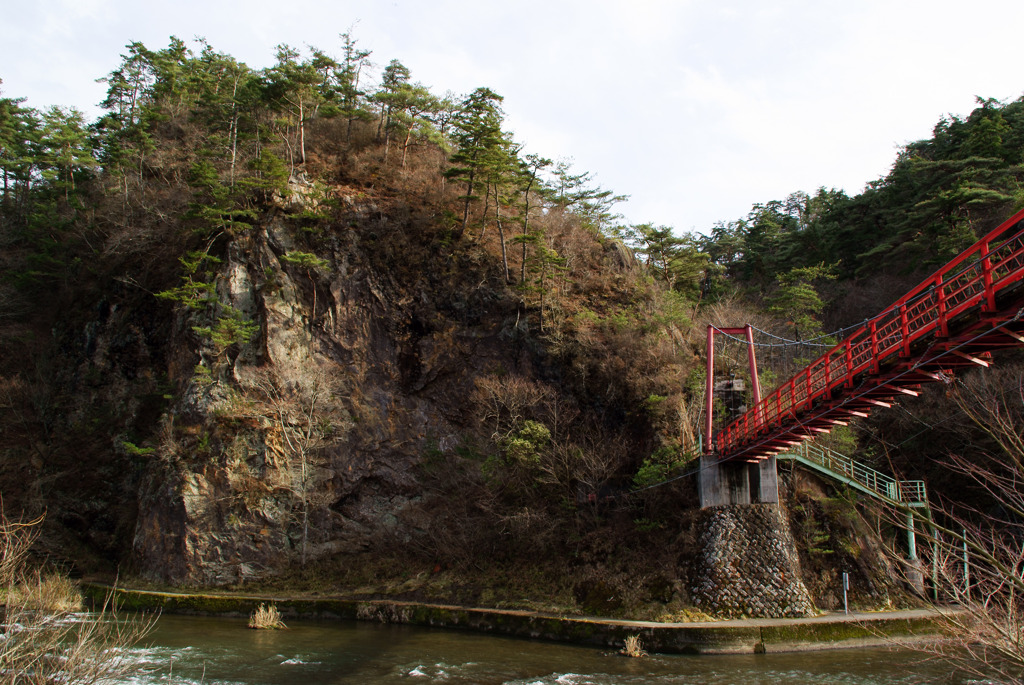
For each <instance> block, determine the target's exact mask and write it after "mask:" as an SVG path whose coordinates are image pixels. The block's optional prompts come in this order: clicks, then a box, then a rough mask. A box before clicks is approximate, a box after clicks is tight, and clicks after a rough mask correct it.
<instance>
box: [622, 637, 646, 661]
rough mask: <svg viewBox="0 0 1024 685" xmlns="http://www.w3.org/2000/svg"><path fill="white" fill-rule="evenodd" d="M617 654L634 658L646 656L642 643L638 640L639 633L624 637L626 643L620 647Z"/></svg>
mask: <svg viewBox="0 0 1024 685" xmlns="http://www.w3.org/2000/svg"><path fill="white" fill-rule="evenodd" d="M619 654H622V655H624V656H628V657H633V658H634V659H637V658H640V657H642V656H647V652H645V651H644V644H643V643H642V642H641V641H640V636H639V635H630V636H628V637H627V638H626V643H625V644H624V645H623V647H622V649H620V650H619Z"/></svg>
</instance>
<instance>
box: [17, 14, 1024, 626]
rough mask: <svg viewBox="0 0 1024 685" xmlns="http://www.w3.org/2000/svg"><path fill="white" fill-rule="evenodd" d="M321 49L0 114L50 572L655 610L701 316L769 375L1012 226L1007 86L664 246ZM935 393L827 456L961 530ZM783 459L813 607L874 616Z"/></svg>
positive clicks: (688, 485)
mask: <svg viewBox="0 0 1024 685" xmlns="http://www.w3.org/2000/svg"><path fill="white" fill-rule="evenodd" d="M333 50H334V54H332V52H331V51H324V50H320V49H318V48H312V47H310V48H307V49H296V48H293V47H290V46H288V45H280V46H278V48H277V51H276V54H275V55H274V58H273V64H272V65H271V66H268V67H265V68H260V69H257V68H252V67H249V66H247V65H245V64H243V63H240V62H238V61H237V60H236V59H234V58H233V57H231V56H230V55H227V54H223V53H221V52H218V51H217V50H216V49H215V48H214V47H213V46H212V45H209V44H208V43H206V42H205V41H202V40H200V41H198V42H195V43H192V44H189V43H186V42H184V41H181V40H179V39H176V38H171V39H170V42H169V44H168V46H167V47H164V48H161V49H153V48H150V47H147V46H145V45H142V44H140V43H131V44H129V45H128V46H127V47H126V51H125V53H124V54H123V55H122V57H121V62H120V64H119V65H118V67H117V68H116V69H115V70H114V71H112V72H111V73H109V74H106V75H103V78H102V80H103V82H104V83H105V84H106V87H107V95H106V98H105V100H104V101H103V102H102V109H103V112H104V113H103V115H102V116H101V117H99V118H98V119H96V120H95V121H88V120H86V118H85V117H84V115H83V114H82V113H81V112H79V111H78V110H76V109H74V108H70V107H50V108H48V109H46V110H42V111H40V110H37V109H34V108H32V107H31V106H30V103H27V102H25V101H24V100H23V99H20V98H18V97H17V95H16V94H13V95H12V94H6V93H2V94H0V95H2V97H0V173H2V175H3V179H2V183H3V185H2V191H0V193H2V194H0V245H2V250H0V350H2V354H0V491H2V493H3V507H4V509H5V510H6V512H7V513H8V515H18V514H24V515H25V516H37V515H39V514H44V513H45V515H46V519H45V523H44V524H43V526H44V528H43V533H42V535H41V537H40V539H39V541H38V542H37V546H39V547H40V553H41V554H43V555H46V556H47V557H48V558H50V559H53V560H58V561H61V562H62V563H65V564H67V565H69V566H70V567H73V568H75V569H77V570H78V571H79V572H81V573H86V574H111V573H113V572H114V571H116V570H119V571H120V573H121V575H122V577H134V578H138V579H141V580H145V581H149V582H153V583H158V584H164V585H166V584H171V585H203V586H211V585H222V586H224V585H226V586H240V585H247V586H250V587H255V586H258V585H260V584H275V583H278V584H280V583H289V584H290V585H291V586H292V587H303V588H307V589H311V590H318V589H323V588H338V587H344V588H348V589H350V590H352V589H354V588H364V589H365V588H369V589H368V590H366V591H367V592H371V593H383V592H387V593H390V594H393V595H395V596H410V597H416V596H431V597H444V598H447V599H455V600H459V601H466V602H475V603H478V604H497V605H505V606H513V605H516V606H545V607H546V606H555V607H559V608H561V609H564V608H565V607H570V608H571V609H572V610H578V611H594V612H602V613H605V614H615V613H622V612H625V611H627V610H628V611H630V612H631V613H632V614H633V615H641V616H643V615H647V616H652V617H656V616H659V615H663V614H665V613H668V614H671V613H672V612H682V611H685V610H686V609H687V606H688V604H687V589H686V587H687V586H686V573H687V570H686V569H687V563H688V561H687V560H688V559H689V558H690V556H691V554H692V547H693V545H694V544H695V543H694V540H693V535H692V512H693V510H694V508H695V507H696V494H695V493H696V491H695V483H694V479H693V478H692V477H689V476H688V475H687V474H688V473H689V471H688V469H689V467H690V466H691V463H692V460H693V459H694V457H695V456H696V455H697V454H698V450H699V445H700V440H701V438H700V432H701V420H702V415H703V406H704V397H703V392H704V373H705V372H704V366H703V355H704V347H703V346H704V335H705V333H704V331H705V327H706V325H707V324H708V323H714V324H716V325H722V326H740V325H743V324H745V323H751V324H753V325H754V326H756V327H757V329H758V331H759V335H760V336H761V338H760V339H761V340H762V341H764V342H765V343H766V344H768V343H772V344H771V346H767V347H765V348H763V349H762V350H761V351H759V355H760V357H761V358H760V362H761V367H762V368H761V374H762V384H763V385H764V386H766V387H768V388H770V387H773V384H774V383H776V382H779V381H782V380H784V379H785V378H786V377H787V376H788V374H789V373H791V372H793V371H795V370H796V369H797V368H799V366H800V364H801V363H802V362H804V361H807V360H808V359H810V358H812V357H814V356H816V355H817V354H818V353H819V352H820V350H821V349H823V348H822V346H823V345H824V346H827V345H829V344H831V343H833V342H835V341H836V340H838V339H839V336H841V335H842V331H843V330H844V329H845V328H847V327H850V326H854V325H857V324H859V323H860V322H862V321H863V320H864V319H865V318H867V317H869V316H871V315H873V314H874V313H876V312H878V311H880V310H881V309H882V308H884V307H885V306H886V305H888V304H889V303H891V302H892V301H894V300H895V299H897V298H898V297H899V296H900V295H901V294H902V293H903V292H904V291H905V290H906V289H908V288H909V287H911V286H913V285H916V284H917V283H918V282H919V281H921V280H923V278H925V277H926V276H927V275H928V274H929V273H931V272H932V271H933V270H935V269H936V268H937V267H938V266H940V265H942V264H943V263H945V262H946V261H948V260H949V259H950V258H951V257H953V256H955V255H956V254H958V253H959V252H960V251H962V250H963V249H964V248H966V247H968V246H969V245H971V244H972V243H973V242H974V241H975V240H976V239H977V237H978V236H980V235H983V234H984V233H986V232H988V231H989V230H991V229H992V228H994V227H995V226H996V225H998V224H999V223H1000V222H1002V221H1003V220H1005V219H1006V218H1007V217H1008V216H1010V215H1011V214H1012V213H1013V212H1014V211H1016V210H1018V209H1020V208H1021V207H1024V189H1022V181H1024V159H1022V156H1024V98H1022V99H1019V100H1015V101H1012V102H1005V103H1004V102H998V101H995V100H991V99H983V98H979V99H978V101H977V106H976V107H975V109H974V110H973V111H972V112H970V113H969V114H967V115H965V116H959V115H947V116H945V117H943V118H941V119H940V120H939V121H938V122H937V123H936V125H935V127H934V130H933V134H932V137H931V138H929V139H927V140H921V141H916V142H912V143H909V144H907V145H905V146H903V147H902V148H901V149H900V151H899V153H898V155H897V156H896V159H895V160H894V161H893V164H892V167H891V169H890V171H889V172H888V174H887V175H886V176H885V177H883V178H880V179H877V180H873V181H869V182H867V184H866V186H865V189H864V190H863V192H861V193H859V194H857V195H855V196H849V195H847V194H846V193H845V192H843V191H840V190H835V189H830V188H828V187H821V188H818V189H817V190H814V191H813V192H804V191H795V192H793V193H792V194H791V195H789V196H788V197H785V198H781V199H775V200H770V201H764V202H759V203H757V204H754V205H753V206H752V208H751V210H750V212H749V213H748V214H747V216H745V217H738V218H736V219H735V220H733V221H728V222H722V223H719V224H717V225H715V226H708V227H704V229H703V230H702V231H701V232H699V233H681V232H679V231H678V230H676V229H675V228H673V227H670V226H661V225H654V224H632V225H631V224H626V223H624V222H623V220H622V219H621V217H620V216H619V215H618V214H617V212H616V205H617V203H619V202H621V201H622V200H623V199H624V198H623V197H622V196H620V195H617V194H616V193H615V191H613V190H608V189H605V188H602V187H600V186H599V185H598V184H597V183H596V182H595V179H594V177H593V175H592V174H591V173H589V172H587V171H583V170H579V169H576V168H574V167H573V165H572V163H571V160H552V159H548V158H545V157H543V156H541V155H539V154H534V153H531V154H527V153H526V152H525V150H524V149H523V146H522V145H521V144H520V143H518V142H517V141H516V139H515V137H514V135H513V134H512V132H510V131H508V130H506V128H505V122H504V112H503V98H502V96H501V95H499V94H498V93H495V92H493V91H492V90H490V89H489V88H487V87H480V88H477V89H476V90H474V91H472V92H470V93H464V94H452V93H445V94H439V93H438V92H436V91H435V90H432V89H431V88H430V87H428V86H426V85H423V84H421V83H419V82H418V81H417V80H416V79H415V74H414V73H413V72H412V71H411V70H410V68H409V67H407V66H406V65H404V64H402V63H401V62H400V61H398V60H396V59H392V60H390V61H388V62H387V63H386V64H384V65H383V66H380V65H379V63H378V61H377V56H375V55H372V54H371V52H370V51H369V50H365V49H363V48H362V47H361V46H360V44H359V42H358V40H357V39H356V38H355V37H354V36H352V35H350V34H348V33H345V34H342V35H341V36H340V37H339V44H338V45H337V46H335V47H334V48H333ZM638 144H640V143H639V142H638ZM718 354H719V355H721V356H720V357H719V362H718V363H719V367H720V368H721V369H722V373H724V374H726V375H730V374H732V375H736V376H739V377H742V376H743V375H744V374H746V373H747V371H746V367H745V363H746V362H745V359H746V357H745V355H746V351H745V350H744V349H743V348H742V347H741V346H739V345H731V346H730V345H729V344H728V343H726V344H724V345H723V347H722V349H720V350H719V352H718ZM1020 362H1021V358H1020V355H1019V354H1016V353H1013V352H1009V353H1003V355H1002V357H1001V358H1000V359H999V364H998V365H999V366H1000V368H1001V369H1002V371H1000V374H1002V375H1000V376H998V378H1000V379H1002V380H1001V381H1000V382H1005V383H1007V384H1012V383H1015V382H1017V381H1016V380H1014V379H1016V378H1019V374H1020V368H1021V367H1020ZM964 383H966V384H970V383H971V379H970V378H967V379H965V380H964V381H962V382H961V385H963V384H964ZM951 394H952V391H951V389H950V388H948V387H936V388H928V389H925V390H923V391H922V397H921V398H919V399H920V401H919V402H916V403H909V402H908V403H905V404H904V405H900V406H899V407H895V408H893V409H892V410H890V411H886V412H879V413H877V414H875V415H874V416H872V417H871V418H870V419H868V420H865V421H862V422H859V423H857V424H854V425H851V426H850V427H848V428H843V429H839V430H837V431H835V432H833V434H832V435H831V436H829V437H828V438H826V440H828V441H829V444H831V445H832V446H834V447H835V448H836V449H839V450H840V451H842V452H844V453H847V454H851V455H855V456H856V457H857V458H858V459H860V460H862V461H865V462H867V463H870V464H873V465H875V466H877V467H878V468H880V469H883V470H886V471H892V470H896V471H898V472H900V473H903V474H905V475H906V476H907V477H914V478H925V479H926V480H928V482H929V487H930V488H932V489H933V490H934V491H935V492H936V493H937V494H938V495H940V496H946V497H950V498H953V499H956V498H958V497H960V498H963V497H965V496H970V497H976V499H974V500H972V503H973V504H974V505H975V506H978V507H980V508H982V509H984V508H985V507H987V506H990V503H988V502H986V500H985V499H984V493H981V492H978V493H968V495H965V494H964V492H963V490H962V488H960V487H959V486H958V485H957V483H956V482H955V477H954V476H952V475H951V474H948V473H946V472H945V471H944V470H943V469H942V467H941V462H942V460H943V458H944V455H945V454H947V453H949V452H964V451H968V450H973V451H976V452H977V451H979V450H981V451H983V450H987V449H994V447H993V444H992V440H991V438H990V437H987V436H986V435H985V434H984V433H983V432H982V431H980V429H977V428H974V427H972V426H971V424H970V421H967V420H964V421H948V420H946V419H947V418H948V417H950V416H952V415H955V414H957V412H958V411H959V410H958V409H957V408H956V405H955V403H954V400H953V399H952V398H951ZM1016 411H1018V412H1020V411H1021V410H1020V407H1017V409H1016ZM723 413H724V412H723ZM782 475H783V480H784V489H785V490H786V492H787V493H788V494H787V498H788V499H787V506H788V507H789V510H790V521H791V525H793V526H794V532H795V533H796V534H797V537H798V544H799V545H800V549H801V556H802V560H803V562H804V564H805V567H806V569H808V573H810V574H812V575H815V577H816V578H817V579H818V580H817V581H814V580H811V581H809V582H808V586H809V589H810V590H811V591H812V594H813V595H814V599H815V601H816V603H817V604H818V606H825V607H827V606H833V605H834V604H835V602H837V601H839V600H838V598H837V597H836V595H835V587H834V583H833V582H832V581H833V580H834V577H835V573H836V572H837V569H839V568H840V567H842V568H851V569H855V570H856V576H855V578H854V580H853V582H854V588H853V592H854V596H855V598H856V601H858V602H860V603H862V604H863V605H864V606H881V605H884V604H885V603H887V602H897V601H899V600H898V596H899V592H900V591H899V590H898V587H897V586H898V583H896V582H895V581H893V580H892V578H891V572H890V570H887V569H888V563H889V562H888V561H886V559H887V556H886V554H885V553H884V547H885V545H886V544H889V543H893V541H894V540H897V539H900V538H899V532H898V531H897V530H895V529H891V530H890V529H889V528H886V526H885V525H883V524H878V523H877V521H878V517H877V516H875V517H874V518H872V514H871V513H870V506H871V505H870V504H869V503H866V502H860V501H858V500H857V499H856V497H854V496H852V495H850V493H843V492H837V491H836V490H835V489H834V488H832V487H831V486H828V485H825V484H822V483H818V482H811V481H813V479H808V478H806V477H798V476H797V475H796V474H794V473H790V472H785V471H784V472H783V474H782ZM872 521H874V522H875V523H872ZM869 533H870V535H869ZM871 536H873V537H872V539H875V540H878V541H879V542H878V543H877V544H874V543H867V542H863V540H865V539H867V538H868V537H871ZM524 598H527V599H524Z"/></svg>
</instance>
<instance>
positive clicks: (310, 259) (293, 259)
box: [281, 250, 330, 271]
mask: <svg viewBox="0 0 1024 685" xmlns="http://www.w3.org/2000/svg"><path fill="white" fill-rule="evenodd" d="M281 261H282V262H286V263H288V264H294V265H295V266H297V267H299V268H300V269H306V270H307V271H309V270H313V269H326V268H327V266H328V265H329V264H330V262H328V261H327V260H326V259H321V258H320V257H317V256H316V255H315V254H312V253H310V252H299V251H297V250H291V251H289V252H286V253H285V254H283V255H281Z"/></svg>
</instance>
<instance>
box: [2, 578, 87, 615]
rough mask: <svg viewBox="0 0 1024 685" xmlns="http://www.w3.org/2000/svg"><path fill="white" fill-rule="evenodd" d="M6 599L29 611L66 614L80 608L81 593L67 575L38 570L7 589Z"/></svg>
mask: <svg viewBox="0 0 1024 685" xmlns="http://www.w3.org/2000/svg"><path fill="white" fill-rule="evenodd" d="M6 601H7V603H14V604H17V605H19V606H22V607H24V608H25V609H26V610H29V611H37V612H44V613H48V614H68V613H72V612H75V611H81V609H82V595H81V594H80V593H79V591H78V586H77V585H76V584H75V582H74V581H72V580H71V579H70V578H68V577H67V576H60V575H56V574H43V573H42V572H40V571H36V572H35V573H33V574H30V575H29V576H28V577H27V578H25V579H22V580H21V581H19V582H18V583H17V584H16V585H14V586H13V587H12V588H11V589H10V590H8V594H7V600H6Z"/></svg>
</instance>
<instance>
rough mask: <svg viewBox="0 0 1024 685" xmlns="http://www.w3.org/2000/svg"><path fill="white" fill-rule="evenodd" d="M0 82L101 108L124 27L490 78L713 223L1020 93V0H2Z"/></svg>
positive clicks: (544, 141)
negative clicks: (352, 40)
mask: <svg viewBox="0 0 1024 685" xmlns="http://www.w3.org/2000/svg"><path fill="white" fill-rule="evenodd" d="M2 2H3V5H4V7H3V10H2V12H0V17H2V21H0V45H3V51H2V53H0V54H2V55H3V56H2V58H0V79H2V80H3V85H2V86H0V88H2V90H3V94H4V96H6V97H27V98H28V104H29V105H31V106H34V107H37V108H43V107H46V106H48V105H51V104H60V105H73V106H76V107H78V108H79V109H82V110H85V111H86V112H88V113H90V114H92V115H94V114H95V113H96V112H97V110H96V108H95V105H96V103H98V102H99V101H100V100H101V99H102V98H103V93H104V86H103V84H99V83H96V82H95V79H97V78H99V77H101V76H103V75H105V74H107V73H109V72H110V71H111V70H113V69H114V68H115V67H116V66H117V64H118V62H119V55H120V54H121V53H122V52H123V51H124V50H123V48H124V45H125V44H126V43H128V42H129V41H132V40H139V41H142V42H143V43H145V44H146V45H147V46H148V47H150V48H153V49H157V48H162V47H165V46H166V45H167V39H168V37H169V36H171V35H175V36H178V37H180V38H182V39H185V40H191V39H192V38H194V37H196V36H203V37H205V38H206V39H207V40H208V41H209V42H210V43H211V44H212V45H213V47H214V48H215V49H217V50H219V51H221V52H227V53H230V54H232V55H234V56H235V57H236V58H238V59H239V60H241V61H244V62H246V63H247V64H248V65H249V66H252V67H256V68H259V67H264V66H269V65H270V64H271V63H272V62H273V55H274V46H275V45H277V44H278V43H289V44H291V45H293V46H304V45H315V46H317V47H319V48H321V49H323V50H325V51H327V52H329V53H333V54H335V55H338V54H339V53H340V40H339V38H338V35H339V34H340V33H341V32H343V31H345V30H346V29H348V28H349V27H351V26H354V30H353V34H354V36H355V37H356V38H357V39H358V40H359V46H360V47H361V48H365V49H370V50H372V51H373V56H372V59H373V60H374V61H375V62H376V63H377V64H378V66H382V65H384V64H386V63H387V62H388V61H389V60H391V59H398V60H400V61H402V62H403V63H404V64H405V65H406V66H407V67H409V68H410V70H411V71H412V76H413V79H414V80H418V81H421V82H423V83H424V84H426V85H428V86H430V87H431V88H432V89H433V90H434V91H435V92H437V93H443V92H444V91H446V90H451V91H454V92H456V93H467V92H469V91H471V90H472V89H473V88H476V87H477V86H488V87H490V88H491V89H493V90H495V91H496V92H498V93H500V94H501V95H503V96H505V111H506V115H507V119H506V122H507V128H509V129H511V130H512V131H513V132H514V133H515V136H516V138H517V140H519V141H520V142H522V143H525V145H526V148H527V151H529V152H536V153H539V154H542V155H544V156H547V157H554V158H569V157H571V158H573V160H574V161H575V165H576V168H577V169H580V170H588V171H591V172H592V173H593V174H594V175H595V176H596V178H597V180H598V182H599V183H600V184H601V185H603V186H604V187H606V188H610V189H612V190H614V191H615V192H617V193H622V194H627V195H629V196H630V198H631V199H630V200H629V201H628V202H627V203H625V204H623V205H620V207H619V210H620V211H622V212H623V214H624V215H625V217H626V219H627V220H629V221H631V222H653V223H656V224H664V225H669V226H673V227H675V228H676V229H677V231H679V232H682V231H688V230H698V231H706V230H708V229H709V228H710V227H711V226H712V225H713V224H714V222H716V221H719V220H732V219H736V218H740V217H742V216H744V215H745V214H746V213H747V212H748V211H749V209H750V206H751V205H752V204H753V203H756V202H766V201H768V200H772V199H782V198H784V197H785V196H786V195H788V194H789V193H791V192H793V191H796V190H805V191H808V192H813V191H814V190H815V189H816V188H818V187H819V186H827V187H837V188H844V189H846V190H847V191H848V192H849V193H851V194H853V193H857V192H859V191H860V190H861V189H862V188H863V186H864V184H865V183H866V182H867V181H870V180H873V179H876V178H878V177H880V176H882V175H884V174H885V173H886V171H887V170H888V168H889V165H890V164H891V162H892V160H893V158H894V156H895V153H896V150H897V148H898V146H900V145H901V144H903V143H906V142H909V141H912V140H917V139H920V138H926V137H928V136H929V135H930V133H931V129H932V127H933V126H934V124H935V123H936V121H937V120H938V119H939V117H940V116H942V115H943V114H947V113H953V114H959V115H965V114H967V113H969V112H970V110H971V109H972V108H973V105H974V96H976V95H980V96H984V97H993V98H996V99H998V100H1002V101H1007V100H1012V99H1017V98H1019V97H1021V96H1022V94H1024V69H1022V66H1024V61H1022V60H1021V45H1022V38H1021V27H1022V26H1024V2H1022V1H1021V0H971V1H970V2H967V1H965V0H961V1H959V2H952V1H950V0H927V1H926V0H844V1H834V0H764V1H757V0H704V1H696V0H544V1H540V0H504V1H502V2H494V1H492V0H359V1H353V0H307V1H306V2H295V3H289V2H281V1H280V0H276V1H274V2H270V1H268V0H174V1H173V2H170V1H167V0H155V1H154V2H148V3H147V2H140V1H139V0H2Z"/></svg>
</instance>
